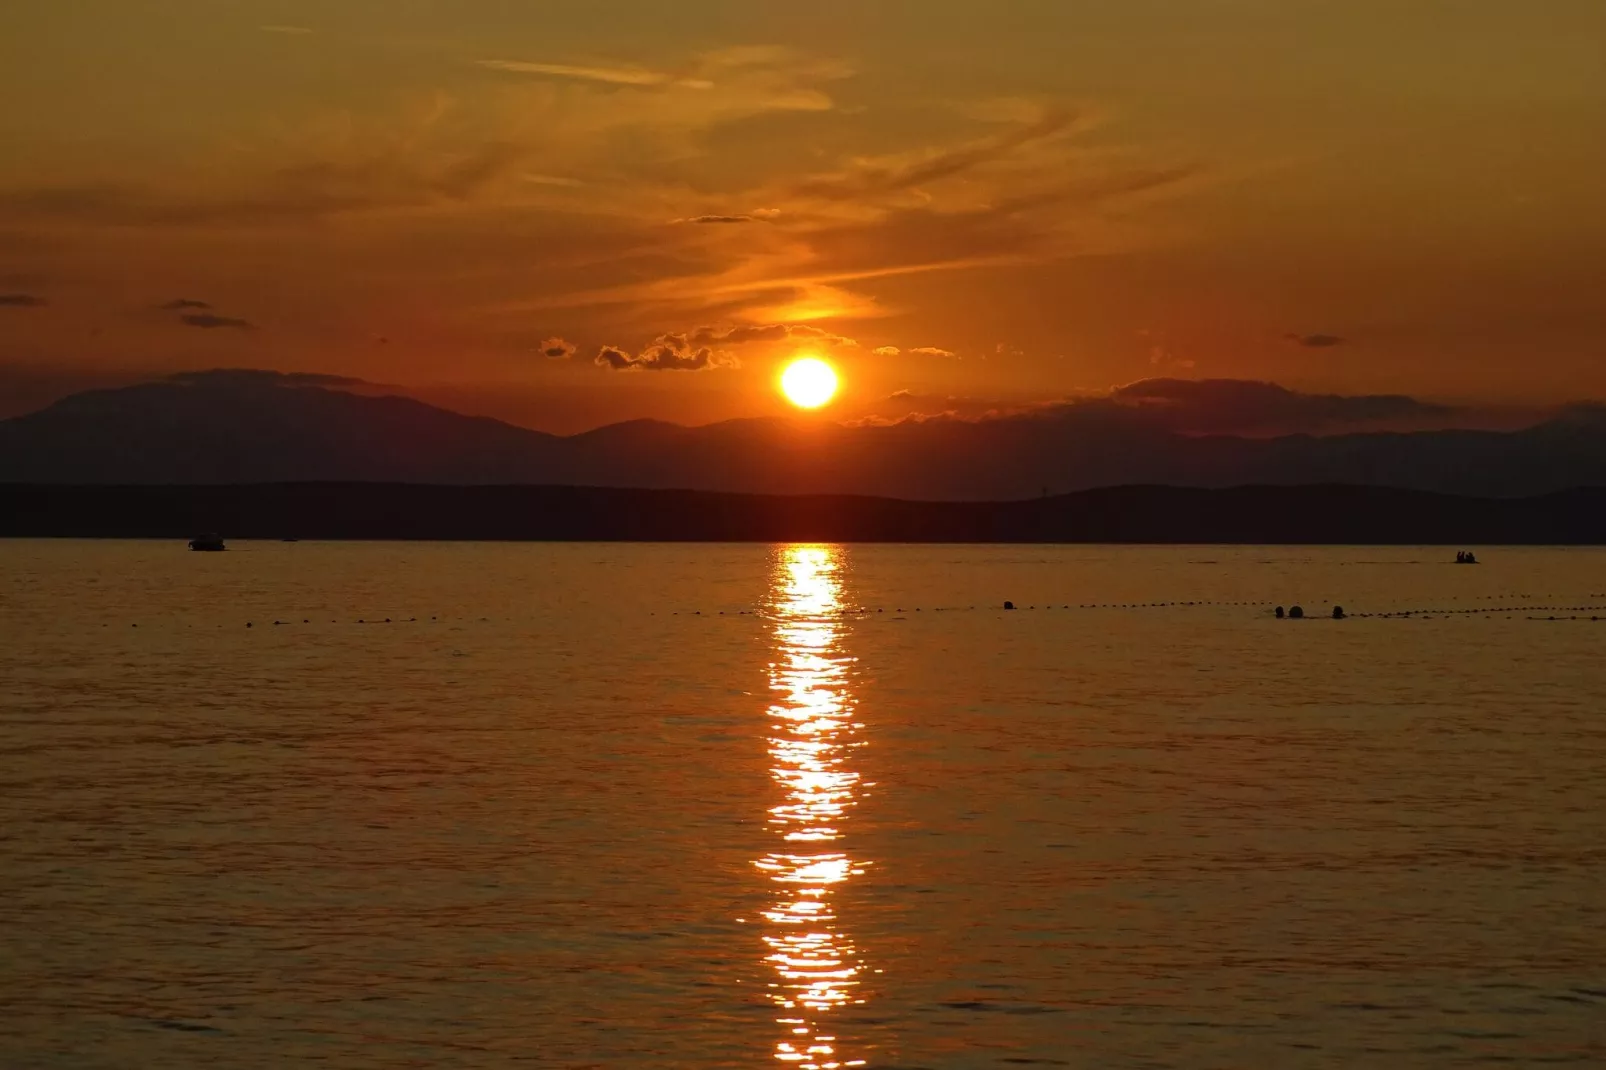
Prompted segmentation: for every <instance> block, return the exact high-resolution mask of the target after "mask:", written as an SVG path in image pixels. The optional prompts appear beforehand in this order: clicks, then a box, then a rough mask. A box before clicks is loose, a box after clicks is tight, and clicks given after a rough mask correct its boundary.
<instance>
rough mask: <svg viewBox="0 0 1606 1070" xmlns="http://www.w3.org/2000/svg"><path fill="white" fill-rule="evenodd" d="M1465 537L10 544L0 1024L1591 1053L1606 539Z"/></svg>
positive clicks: (34, 1034)
mask: <svg viewBox="0 0 1606 1070" xmlns="http://www.w3.org/2000/svg"><path fill="white" fill-rule="evenodd" d="M1454 549H1455V548H1447V549H1439V548H1434V549H1416V548H1402V549H1387V550H1380V549H1374V548H1257V547H1243V548H1221V547H1179V548H1107V547H886V546H850V547H829V546H794V547H763V546H583V545H558V546H541V545H416V544H414V545H406V544H398V545H376V544H366V545H359V544H349V545H323V544H316V543H298V544H278V543H272V544H252V543H241V544H237V545H236V546H235V547H234V548H233V549H231V551H230V552H229V553H226V554H210V555H208V554H188V553H186V552H184V551H183V550H182V548H181V547H179V546H175V545H171V544H165V543H149V542H147V543H139V542H129V543H112V542H107V543H82V542H54V543H48V542H38V543H35V542H11V543H0V818H3V821H0V1011H3V1013H0V1067H5V1068H7V1070H9V1068H11V1067H85V1068H97V1070H98V1068H125V1067H147V1066H208V1067H213V1066H215V1067H241V1068H253V1070H254V1068H267V1067H280V1066H284V1065H299V1064H303V1063H318V1064H321V1065H326V1066H338V1067H363V1068H366V1067H502V1066H507V1067H512V1066H552V1067H681V1066H684V1067H758V1066H777V1065H787V1066H806V1067H822V1068H824V1067H830V1066H832V1065H833V1064H836V1065H841V1066H847V1065H854V1064H862V1065H866V1066H870V1067H904V1068H913V1067H933V1068H936V1067H943V1068H947V1067H1001V1066H1011V1065H1022V1066H1031V1065H1039V1066H1073V1067H1110V1066H1134V1067H1136V1066H1145V1067H1178V1068H1182V1067H1189V1068H1192V1067H1240V1066H1276V1067H1296V1068H1299V1067H1347V1066H1381V1067H1449V1066H1472V1065H1481V1064H1484V1063H1498V1062H1504V1063H1508V1064H1516V1065H1537V1064H1547V1065H1548V1064H1550V1063H1568V1062H1571V1063H1576V1064H1579V1065H1603V1064H1606V937H1603V935H1602V933H1603V932H1606V917H1603V913H1606V895H1603V893H1602V891H1601V889H1602V887H1603V886H1606V721H1603V720H1602V714H1601V712H1600V711H1601V710H1603V709H1606V670H1603V669H1602V657H1601V655H1602V650H1603V644H1606V619H1603V620H1598V621H1591V620H1590V619H1589V617H1590V616H1591V615H1595V616H1599V617H1602V618H1606V610H1601V609H1593V610H1592V609H1591V608H1589V607H1598V606H1602V605H1606V554H1602V553H1600V552H1596V551H1558V550H1541V549H1499V548H1484V547H1478V548H1477V549H1478V550H1479V556H1480V558H1481V559H1482V560H1483V561H1484V562H1485V563H1484V564H1483V565H1480V566H1477V567H1475V568H1462V567H1457V566H1455V565H1453V564H1450V563H1449V562H1450V561H1451V560H1453V556H1454V555H1453V551H1454ZM1006 598H1008V599H1012V600H1013V601H1014V602H1015V604H1016V605H1017V606H1019V607H1020V608H1019V609H1018V610H1016V611H1014V612H1006V611H1004V610H1002V609H1001V608H1000V607H1001V605H1002V602H1003V600H1004V599H1006ZM1294 602H1300V603H1302V604H1303V605H1304V607H1305V609H1306V610H1307V615H1308V617H1309V618H1310V619H1307V620H1305V621H1303V622H1298V623H1295V622H1290V621H1282V622H1279V621H1276V620H1274V619H1273V618H1272V616H1271V614H1270V608H1271V606H1272V605H1274V604H1278V603H1281V604H1284V605H1288V604H1292V603H1294ZM1334 602H1340V603H1342V604H1343V605H1344V606H1345V608H1346V610H1347V611H1348V612H1349V613H1350V614H1351V619H1350V620H1346V621H1342V622H1339V621H1332V620H1330V619H1325V618H1326V614H1327V610H1328V607H1330V606H1331V604H1333V603H1334ZM1580 607H1582V608H1580ZM1405 611H1411V614H1412V615H1411V616H1409V617H1401V616H1392V617H1387V618H1383V617H1373V616H1362V614H1368V613H1383V612H1389V613H1402V612H1405ZM1550 618H1558V619H1554V620H1553V619H1550ZM276 621H277V622H278V623H275V622H276ZM248 622H249V623H250V625H251V626H250V627H247V623H248ZM359 622H361V623H359Z"/></svg>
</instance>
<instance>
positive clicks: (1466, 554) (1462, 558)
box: [1455, 550, 1478, 565]
mask: <svg viewBox="0 0 1606 1070" xmlns="http://www.w3.org/2000/svg"><path fill="white" fill-rule="evenodd" d="M1455 563H1456V564H1458V565H1476V564H1477V563H1478V555H1477V554H1475V553H1473V552H1472V551H1471V550H1459V551H1457V552H1456V555H1455Z"/></svg>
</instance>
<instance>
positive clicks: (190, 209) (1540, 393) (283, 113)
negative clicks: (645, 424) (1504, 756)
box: [0, 0, 1606, 431]
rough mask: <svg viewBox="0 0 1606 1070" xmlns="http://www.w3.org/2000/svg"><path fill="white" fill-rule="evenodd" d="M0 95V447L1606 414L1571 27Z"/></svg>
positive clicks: (1241, 18)
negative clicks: (440, 419) (441, 430)
mask: <svg viewBox="0 0 1606 1070" xmlns="http://www.w3.org/2000/svg"><path fill="white" fill-rule="evenodd" d="M0 92H3V94H4V99H5V100H6V102H7V106H6V107H5V108H4V109H3V110H0V416H5V415H11V414H13V413H15V412H16V411H18V410H19V409H23V408H28V407H32V406H34V405H36V404H39V403H43V402H44V401H47V400H49V399H50V398H51V397H53V396H55V395H58V394H60V393H63V392H66V391H68V390H72V389H77V388H80V387H83V386H87V385H94V384H96V383H110V382H120V381H127V380H128V379H130V378H135V377H139V376H145V375H150V374H159V373H166V372H173V371H183V370H195V369H202V368H211V367H255V368H272V369H280V370H290V371H315V372H327V373H336V374H342V375H351V376H358V377H361V378H364V379H368V380H372V381H374V382H378V383H385V384H395V385H397V386H399V387H401V388H403V389H405V390H407V391H410V392H413V393H416V394H417V395H418V396H421V397H424V398H426V399H428V400H432V401H436V402H439V403H442V404H447V405H450V406H451V407H454V408H458V409H461V410H463V411H469V412H477V413H486V414H490V415H495V416H499V417H502V418H505V419H510V420H513V421H515V422H519V423H524V424H527V425H530V426H534V427H540V428H543V429H548V430H556V431H573V430H577V429H581V428H586V427H592V426H596V425H598V424H602V423H607V422H610V421H615V420H621V419H628V418H633V417H641V416H652V417H658V418H663V419H669V420H675V421H679V422H684V423H705V422H709V421H712V420H718V419H723V418H727V417H734V416H744V415H759V414H764V413H769V412H774V411H778V409H779V408H780V407H781V406H782V405H783V402H782V401H781V400H780V398H779V397H778V396H777V394H776V392H775V389H774V382H775V377H776V373H777V370H778V366H779V365H778V362H779V361H781V360H782V359H783V358H787V357H791V356H793V355H795V354H797V353H800V352H804V351H810V352H814V353H818V354H819V355H821V356H824V357H827V358H828V359H830V360H831V361H832V362H833V363H835V364H836V365H837V366H838V367H839V369H840V370H841V372H842V379H843V392H842V395H841V397H840V400H839V401H838V402H837V403H836V405H835V406H833V407H832V409H831V410H829V411H831V412H833V413H834V414H835V415H836V416H838V417H839V418H845V419H846V418H861V417H865V416H877V417H881V418H898V417H900V416H903V415H906V414H907V413H910V412H916V411H920V412H934V411H943V410H946V409H958V410H966V411H968V410H975V411H980V410H983V409H985V408H987V407H989V406H998V407H1008V406H1012V405H1014V406H1018V405H1029V404H1034V403H1038V402H1044V401H1051V400H1056V399H1064V398H1070V397H1078V396H1084V395H1087V394H1096V393H1102V392H1106V391H1108V390H1110V389H1111V388H1112V387H1115V386H1119V385H1121V384H1126V383H1131V382H1133V381H1135V380H1139V379H1144V378H1149V377H1158V376H1168V377H1182V378H1192V377H1200V378H1205V377H1210V378H1226V377H1233V378H1251V379H1266V380H1274V381H1276V382H1279V383H1282V384H1285V385H1287V386H1290V387H1294V388H1298V389H1304V390H1313V391H1322V392H1340V393H1378V392H1401V393H1410V394H1414V395H1418V396H1422V397H1430V398H1436V399H1445V400H1458V401H1469V402H1473V403H1479V404H1491V403H1516V404H1545V403H1549V402H1557V401H1562V400H1569V399H1578V398H1590V397H1594V398H1600V397H1603V396H1606V360H1603V357H1606V204H1603V201H1602V197H1603V190H1606V137H1603V136H1602V135H1601V131H1603V130H1606V4H1603V3H1601V2H1600V0H1544V2H1536V3H1527V4H1521V3H1515V2H1512V0H1411V2H1405V0H1332V2H1319V0H1163V2H1162V0H1118V2H1117V0H1109V2H1092V0H1043V2H1028V0H993V2H972V0H900V2H894V0H856V2H836V0H809V2H807V3H787V4H782V3H756V2H752V0H745V2H738V0H728V2H713V0H679V2H676V3H666V2H663V0H634V2H608V0H587V2H574V3H570V2H566V0H434V2H432V0H72V2H67V0H13V2H12V3H9V4H7V5H6V9H5V11H4V13H3V14H0Z"/></svg>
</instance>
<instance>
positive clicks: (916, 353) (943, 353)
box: [905, 346, 958, 357]
mask: <svg viewBox="0 0 1606 1070" xmlns="http://www.w3.org/2000/svg"><path fill="white" fill-rule="evenodd" d="M905 352H907V353H908V354H909V355H910V356H911V357H954V356H957V355H958V354H956V353H954V352H953V351H952V350H948V349H938V348H937V347H936V346H916V347H915V348H913V349H909V350H905Z"/></svg>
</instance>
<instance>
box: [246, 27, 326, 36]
mask: <svg viewBox="0 0 1606 1070" xmlns="http://www.w3.org/2000/svg"><path fill="white" fill-rule="evenodd" d="M257 29H259V30H261V31H262V32H263V33H279V34H286V35H289V36H292V37H306V36H308V35H309V34H311V33H313V30H311V29H310V28H308V27H306V26H258V27H257Z"/></svg>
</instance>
